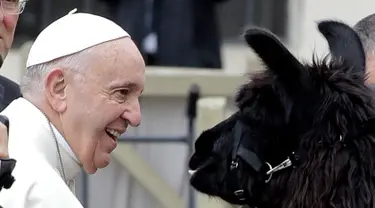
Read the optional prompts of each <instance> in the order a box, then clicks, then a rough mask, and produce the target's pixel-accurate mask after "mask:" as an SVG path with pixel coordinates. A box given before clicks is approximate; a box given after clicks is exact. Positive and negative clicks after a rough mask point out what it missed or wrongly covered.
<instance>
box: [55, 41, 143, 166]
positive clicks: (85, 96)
mask: <svg viewBox="0 0 375 208" xmlns="http://www.w3.org/2000/svg"><path fill="white" fill-rule="evenodd" d="M99 50H100V51H99V52H98V53H97V54H95V52H94V54H92V56H91V57H90V61H91V63H90V66H91V68H89V69H86V70H87V73H86V74H84V75H82V76H83V80H80V79H78V80H77V79H74V78H73V77H72V78H71V79H70V80H69V81H68V84H67V87H66V111H65V112H64V113H63V114H62V118H61V119H62V125H63V131H64V134H65V137H66V138H68V142H70V145H71V147H72V149H73V151H74V152H75V154H76V155H77V157H78V159H79V160H80V161H81V163H82V164H83V166H84V169H85V170H86V172H88V173H94V172H96V170H97V169H98V168H104V167H106V166H107V165H108V164H109V162H110V153H111V152H112V151H113V150H114V149H115V147H116V145H117V141H116V138H114V137H113V134H115V135H116V136H119V135H120V134H122V133H124V132H125V131H126V129H127V127H128V125H131V126H138V125H139V124H140V122H141V112H140V104H139V97H140V95H141V93H142V91H143V88H144V82H145V74H144V73H145V65H144V61H143V59H142V57H141V55H140V53H139V51H138V49H137V48H136V46H135V45H134V43H133V42H132V41H131V39H130V38H125V39H120V40H116V41H111V42H108V43H105V44H102V45H100V49H99ZM111 134H112V135H111Z"/></svg>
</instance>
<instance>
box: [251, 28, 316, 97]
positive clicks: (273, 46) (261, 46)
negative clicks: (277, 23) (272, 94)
mask: <svg viewBox="0 0 375 208" xmlns="http://www.w3.org/2000/svg"><path fill="white" fill-rule="evenodd" d="M245 40H246V42H247V44H248V45H249V46H250V47H251V48H252V49H253V50H254V52H255V53H257V54H258V56H259V57H260V58H261V60H262V61H263V63H264V64H265V65H266V67H267V68H268V70H270V71H272V72H273V73H274V74H275V75H277V77H278V79H279V80H280V81H281V83H282V84H283V86H284V87H285V88H286V90H287V92H288V93H290V95H291V96H298V95H299V94H300V93H303V92H306V90H309V89H310V87H311V86H312V85H311V80H310V78H309V76H308V72H307V71H306V69H305V68H304V66H303V65H302V64H301V62H299V61H298V60H297V59H296V58H295V57H294V56H293V54H292V53H291V52H290V51H289V50H288V49H287V48H286V47H285V46H284V45H283V44H282V43H281V41H280V40H279V39H278V38H277V37H276V36H275V35H274V34H272V33H271V32H269V31H268V30H266V29H262V28H251V29H248V30H247V31H246V33H245ZM297 90H298V91H297Z"/></svg>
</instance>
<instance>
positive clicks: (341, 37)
mask: <svg viewBox="0 0 375 208" xmlns="http://www.w3.org/2000/svg"><path fill="white" fill-rule="evenodd" d="M318 29H319V31H320V32H321V33H322V34H323V36H324V37H325V38H326V39H327V41H328V45H329V49H330V51H331V54H332V55H333V58H334V59H336V60H340V59H341V60H342V61H344V63H345V64H347V65H349V66H352V67H353V68H352V69H353V71H352V72H353V73H363V74H364V73H365V70H366V55H365V52H364V49H363V46H362V43H361V40H360V38H359V36H358V34H357V33H356V32H355V31H354V30H353V29H352V28H351V27H350V26H348V25H346V24H344V23H342V22H338V21H332V20H325V21H321V22H319V23H318Z"/></svg>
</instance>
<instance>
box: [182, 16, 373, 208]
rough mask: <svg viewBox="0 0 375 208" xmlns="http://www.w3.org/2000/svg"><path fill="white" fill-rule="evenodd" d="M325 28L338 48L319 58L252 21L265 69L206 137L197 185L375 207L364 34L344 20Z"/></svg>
mask: <svg viewBox="0 0 375 208" xmlns="http://www.w3.org/2000/svg"><path fill="white" fill-rule="evenodd" d="M318 29H319V31H320V32H321V33H322V34H323V36H324V37H325V38H326V40H327V42H328V45H329V49H330V54H329V56H327V57H325V58H323V59H321V60H318V59H317V58H316V57H314V58H313V61H312V64H304V63H301V62H300V61H298V60H297V59H296V58H295V57H294V56H293V55H292V54H291V53H290V52H289V51H288V49H286V48H285V47H284V45H283V44H282V43H281V42H280V41H279V40H278V39H277V37H275V36H274V35H273V34H272V33H270V32H268V31H267V30H264V29H260V28H252V29H249V30H247V31H246V33H245V40H246V42H247V44H248V45H249V46H250V47H251V48H252V49H253V50H254V51H255V53H256V54H257V55H258V56H259V57H260V59H261V60H262V61H263V63H264V66H265V68H266V70H265V71H263V72H261V73H258V74H255V75H253V76H252V77H251V78H250V80H251V82H248V83H246V84H244V85H242V86H241V87H240V89H239V91H238V94H237V96H236V105H237V107H238V111H237V112H236V113H235V114H233V115H232V116H231V117H229V118H228V119H226V120H224V121H222V122H221V123H219V124H217V125H216V126H214V127H213V128H211V129H208V130H206V131H204V132H203V133H202V134H201V135H200V136H199V138H198V139H197V141H196V143H195V152H194V154H193V155H192V157H191V158H190V161H189V168H190V170H191V171H190V172H191V178H190V183H191V185H192V186H193V187H194V188H195V189H196V190H197V191H199V192H201V193H203V194H206V195H209V196H213V197H220V198H222V199H223V200H225V201H227V202H229V203H231V204H239V205H248V206H250V207H257V208H328V207H332V208H367V207H372V208H373V207H375V122H374V121H375V119H373V118H375V107H374V106H375V105H374V102H373V99H372V91H371V89H370V88H369V87H368V86H366V84H365V80H366V74H365V72H364V70H365V65H366V62H365V55H364V51H363V48H362V44H361V42H360V40H359V37H358V36H357V34H356V33H355V32H354V31H353V30H352V29H351V28H350V27H349V26H348V25H346V24H345V23H342V22H338V21H330V20H329V21H328V20H327V21H322V22H320V23H318Z"/></svg>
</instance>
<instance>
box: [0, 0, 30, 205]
mask: <svg viewBox="0 0 375 208" xmlns="http://www.w3.org/2000/svg"><path fill="white" fill-rule="evenodd" d="M0 6H1V9H0V17H1V18H0V24H2V25H1V28H3V29H2V30H0V37H1V38H0V68H1V66H2V65H3V62H4V59H5V57H6V56H7V54H8V52H9V49H10V48H11V46H12V43H13V39H14V32H15V29H16V25H17V22H18V17H19V14H21V13H22V12H23V10H24V8H25V6H26V0H19V1H8V0H0ZM0 86H1V87H0V89H1V90H0V111H2V110H3V109H4V108H5V107H6V106H7V105H9V104H10V102H12V101H13V100H15V99H17V98H19V97H21V96H22V95H21V92H20V87H19V85H18V84H17V83H15V82H13V81H12V80H10V79H8V78H6V77H4V76H0ZM0 123H1V124H0V190H2V188H5V189H9V188H10V187H11V186H12V184H13V182H14V180H15V179H14V178H13V176H12V171H13V169H14V167H15V165H16V161H15V160H14V159H11V158H9V152H8V131H9V129H8V128H9V120H8V118H7V117H5V116H0ZM0 207H1V205H0Z"/></svg>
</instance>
